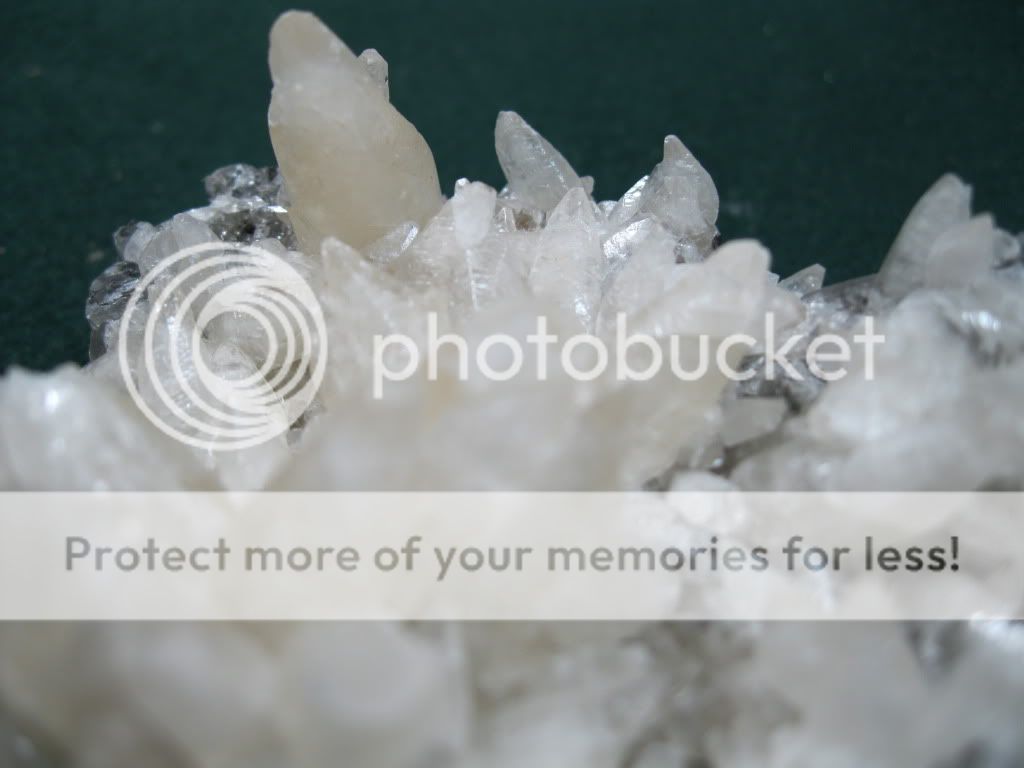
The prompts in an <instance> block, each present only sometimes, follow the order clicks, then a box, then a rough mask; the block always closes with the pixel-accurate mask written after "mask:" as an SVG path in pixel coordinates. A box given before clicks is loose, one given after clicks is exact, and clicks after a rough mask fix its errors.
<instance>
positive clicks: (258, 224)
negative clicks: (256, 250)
mask: <svg viewBox="0 0 1024 768" xmlns="http://www.w3.org/2000/svg"><path fill="white" fill-rule="evenodd" d="M206 223H207V225H208V226H209V227H210V229H211V230H212V231H213V234H214V235H216V236H217V237H218V238H219V239H220V240H224V241H225V242H230V243H245V244H249V243H254V242H259V241H260V240H277V241H279V242H280V243H281V244H282V245H283V246H284V247H285V248H288V249H295V248H297V247H298V243H297V241H296V239H295V230H294V229H292V223H291V220H290V219H289V218H288V214H287V212H286V211H285V210H284V209H283V208H281V207H278V206H254V207H244V208H239V209H237V210H230V209H228V210H222V211H215V212H213V213H212V214H211V215H210V218H209V219H208V220H207V222H206Z"/></svg>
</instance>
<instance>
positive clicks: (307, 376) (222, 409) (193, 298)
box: [118, 242, 327, 451]
mask: <svg viewBox="0 0 1024 768" xmlns="http://www.w3.org/2000/svg"><path fill="white" fill-rule="evenodd" d="M119 331H120V332H119V338H118V362H119V364H120V368H121V375H122V377H123V378H124V382H125V385H126V386H127V388H128V392H129V393H130V394H131V396H132V399H133V400H134V401H135V404H136V405H137V406H138V407H139V409H140V410H141V411H142V412H143V413H144V414H145V415H146V416H147V417H148V418H149V420H150V421H151V422H153V424H155V425H156V426H157V427H158V428H159V429H160V430H162V431H163V432H164V433H165V434H167V435H169V436H171V437H173V438H175V439H176V440H179V441H181V442H182V443H185V444H187V445H191V446H194V447H197V448H201V449H204V450H217V451H230V450H241V449H243V448H249V447H251V446H255V445H259V444H261V443H265V442H267V441H268V440H271V439H273V438H274V437H277V436H278V435H280V434H282V433H283V432H284V431H285V430H287V429H288V428H289V427H290V426H291V424H292V423H294V421H295V419H296V418H298V416H299V415H301V414H302V413H303V412H304V411H305V410H306V409H307V408H308V407H309V405H310V403H311V402H312V400H313V398H314V396H315V395H316V392H317V390H318V389H319V388H320V384H321V382H322V381H323V377H324V371H325V368H326V364H327V348H326V339H327V332H326V329H325V327H324V317H323V313H322V311H321V309H320V305H319V303H318V301H317V299H316V296H315V295H314V293H313V291H312V289H311V288H310V287H309V284H308V283H307V282H306V281H305V279H303V277H302V275H300V274H299V272H298V271H296V269H295V268H294V267H292V266H291V265H290V264H289V263H288V262H286V261H285V260H284V259H282V258H281V257H280V256H277V255H276V254H274V253H271V252H270V251H267V250H264V249H262V248H258V247H256V246H251V245H242V244H234V243H219V242H216V243H203V244H201V245H196V246H192V247H189V248H185V249H183V250H180V251H178V252H176V253H174V254H172V255H171V256H169V257H167V258H165V259H163V260H162V261H160V262H159V263H158V264H157V265H155V266H154V267H153V268H152V269H150V270H149V271H148V272H146V274H145V275H144V276H143V278H142V279H141V280H140V281H139V284H138V286H137V287H136V289H135V290H134V292H133V293H132V296H131V298H130V299H129V301H128V304H127V306H126V309H125V312H124V315H123V317H122V318H121V323H120V329H119Z"/></svg>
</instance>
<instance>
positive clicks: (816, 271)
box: [779, 264, 825, 296]
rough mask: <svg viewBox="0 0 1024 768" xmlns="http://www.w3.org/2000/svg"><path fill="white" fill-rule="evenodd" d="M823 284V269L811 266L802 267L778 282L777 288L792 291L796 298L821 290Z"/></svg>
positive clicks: (818, 266)
mask: <svg viewBox="0 0 1024 768" xmlns="http://www.w3.org/2000/svg"><path fill="white" fill-rule="evenodd" d="M824 282H825V268H824V267H823V266H821V264H811V266H809V267H804V268H803V269H801V270H800V271H799V272H796V273H794V274H792V275H790V276H789V277H787V278H786V279H785V280H781V281H779V287H780V288H784V289H786V290H787V291H792V292H793V293H795V294H796V295H797V296H806V295H807V294H809V293H814V292H815V291H818V290H821V286H822V285H823V284H824Z"/></svg>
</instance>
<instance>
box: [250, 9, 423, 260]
mask: <svg viewBox="0 0 1024 768" xmlns="http://www.w3.org/2000/svg"><path fill="white" fill-rule="evenodd" d="M270 71H271V75H272V77H273V80H274V91H273V95H272V98H271V102H270V111H269V115H268V120H269V124H270V138H271V141H272V143H273V145H274V154H275V155H276V156H277V161H278V164H279V165H280V168H281V173H282V175H283V176H284V179H285V186H286V187H287V191H288V197H289V200H290V209H289V210H290V213H291V219H292V224H293V225H294V227H295V231H296V232H297V234H298V236H299V240H300V241H301V242H302V244H303V247H304V249H305V250H306V251H308V252H310V253H317V252H319V250H320V243H321V242H322V241H323V239H324V238H325V237H328V236H333V237H337V238H338V239H340V240H341V241H343V242H346V243H348V244H349V245H352V246H354V247H356V248H360V247H362V246H365V245H367V244H369V243H371V242H373V241H374V240H376V239H378V238H380V237H382V236H383V235H385V234H387V233H388V232H389V231H391V230H392V229H394V228H395V227H396V226H398V225H399V224H401V223H403V222H406V221H415V222H416V223H417V224H423V223H425V222H426V221H427V219H429V218H430V217H431V216H433V215H434V214H435V213H436V212H437V209H438V208H439V207H440V205H441V190H440V187H439V185H438V181H437V169H436V168H435V166H434V157H433V155H432V154H431V152H430V148H429V147H428V146H427V143H426V142H425V141H424V140H423V137H422V136H420V134H419V133H418V132H417V131H416V129H415V128H414V127H413V126H412V125H411V124H410V123H409V122H408V121H407V120H406V119H405V118H404V117H402V116H401V115H400V114H399V113H398V111H397V110H396V109H395V108H394V107H392V106H391V104H390V103H389V102H388V99H387V97H386V95H385V94H384V93H383V92H382V90H381V87H380V84H379V82H378V80H377V79H375V78H374V77H373V76H372V75H371V74H370V72H369V71H368V69H367V67H366V66H365V64H364V63H363V62H361V61H360V60H359V59H358V58H356V56H355V54H353V53H352V52H351V51H350V50H349V49H348V48H347V47H346V46H345V44H344V43H342V42H341V40H339V39H338V38H337V37H336V36H335V35H334V33H332V32H331V31H330V30H329V29H327V27H325V26H324V25H323V24H322V23H321V22H320V20H319V19H317V18H316V17H315V16H313V15H312V14H310V13H301V12H298V11H290V12H288V13H285V14H284V15H283V16H281V17H280V18H279V19H278V20H277V22H276V23H275V24H274V28H273V30H271V35H270Z"/></svg>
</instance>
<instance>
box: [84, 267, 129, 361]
mask: <svg viewBox="0 0 1024 768" xmlns="http://www.w3.org/2000/svg"><path fill="white" fill-rule="evenodd" d="M140 274H141V273H140V271H139V265H138V264H136V263H135V262H132V261H115V262H114V263H113V264H111V265H110V266H109V267H107V268H106V269H105V270H104V271H103V273H102V274H101V275H100V276H99V277H97V278H96V279H95V280H93V281H92V285H90V286H89V297H88V299H86V302H85V319H86V320H88V321H89V327H90V328H92V339H91V341H90V342H89V359H90V360H95V359H96V358H97V357H100V356H102V355H103V354H104V353H105V352H106V351H107V344H106V336H107V332H108V326H109V325H110V324H111V323H116V322H117V321H119V320H120V319H121V315H123V314H124V309H125V307H126V306H127V304H128V300H129V299H130V298H131V295H132V292H133V291H134V290H135V287H136V286H137V285H138V284H139V276H140Z"/></svg>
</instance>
